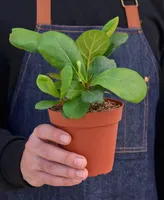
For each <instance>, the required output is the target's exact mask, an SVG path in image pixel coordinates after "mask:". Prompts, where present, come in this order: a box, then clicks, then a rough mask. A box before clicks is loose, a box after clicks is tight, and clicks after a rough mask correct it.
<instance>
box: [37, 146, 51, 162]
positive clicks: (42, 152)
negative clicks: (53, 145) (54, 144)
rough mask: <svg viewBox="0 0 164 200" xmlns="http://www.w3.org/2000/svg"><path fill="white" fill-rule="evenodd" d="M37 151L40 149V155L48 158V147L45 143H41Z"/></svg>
mask: <svg viewBox="0 0 164 200" xmlns="http://www.w3.org/2000/svg"><path fill="white" fill-rule="evenodd" d="M39 151H40V155H41V156H42V157H43V158H45V159H48V158H50V151H49V148H47V145H44V144H43V145H42V146H41V147H40V148H39Z"/></svg>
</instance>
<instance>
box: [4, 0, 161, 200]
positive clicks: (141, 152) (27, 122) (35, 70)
mask: <svg viewBox="0 0 164 200" xmlns="http://www.w3.org/2000/svg"><path fill="white" fill-rule="evenodd" d="M122 5H123V6H124V7H125V11H126V15H127V20H128V26H129V28H125V29H123V28H118V29H117V31H118V32H126V33H128V34H129V39H128V41H127V42H126V43H125V44H124V45H122V46H121V47H120V48H119V49H117V50H116V51H115V52H114V53H113V54H112V56H111V58H113V59H114V60H115V61H116V63H117V65H118V66H121V67H129V68H130V69H132V70H136V71H137V72H138V73H139V74H140V75H141V76H142V77H143V78H146V77H147V78H146V79H147V80H149V81H148V82H147V84H148V88H149V89H148V94H147V96H146V98H145V99H144V100H143V101H142V102H140V103H139V104H131V103H127V102H124V103H125V107H124V111H123V119H122V121H121V122H120V124H119V131H118V138H117V148H116V155H115V163H114V167H113V171H112V172H111V173H109V174H107V175H100V176H97V177H94V178H88V179H87V180H86V181H84V182H82V183H81V184H80V185H78V186H73V187H50V186H44V187H41V188H34V189H33V188H29V189H21V190H18V191H14V192H11V193H8V194H7V195H8V197H9V199H12V200H157V193H156V183H155V173H154V137H155V115H156V106H157V102H158V96H159V75H158V65H157V62H156V59H155V56H154V55H153V53H152V50H151V49H150V46H149V44H148V42H147V40H146V38H145V36H144V33H143V32H142V29H141V28H140V20H139V15H138V7H137V6H136V5H133V6H125V5H124V3H123V1H122ZM50 10H51V1H50V0H46V1H44V0H37V26H36V31H38V32H40V33H43V32H45V31H49V30H55V31H60V32H63V33H65V34H67V35H68V36H70V37H72V38H73V39H76V38H77V37H78V36H79V35H80V34H81V33H82V32H83V31H86V30H89V29H101V28H102V27H101V26H64V25H63V26H59V25H51V24H50V23H51V17H50V16H51V13H50ZM49 72H56V69H54V68H53V67H52V66H50V65H49V64H48V63H47V62H46V61H45V60H44V59H43V58H42V56H41V55H39V54H38V53H25V56H24V59H23V63H22V66H21V70H20V75H19V79H18V83H17V86H16V89H15V93H14V95H13V99H12V103H11V110H10V115H9V130H10V131H11V133H13V134H16V135H21V136H25V137H29V136H30V134H31V133H32V132H33V129H34V128H35V127H36V126H38V125H39V124H43V123H50V122H49V118H48V113H47V111H38V110H35V108H34V106H35V104H36V102H38V101H40V100H41V99H49V98H51V97H49V96H47V95H46V94H44V93H42V92H40V91H39V89H38V88H37V86H36V78H37V76H38V74H47V73H49ZM148 77H149V78H148ZM110 97H111V95H110ZM112 97H113V98H118V97H116V96H114V95H112ZM118 99H119V98H118ZM45 134H46V133H45Z"/></svg>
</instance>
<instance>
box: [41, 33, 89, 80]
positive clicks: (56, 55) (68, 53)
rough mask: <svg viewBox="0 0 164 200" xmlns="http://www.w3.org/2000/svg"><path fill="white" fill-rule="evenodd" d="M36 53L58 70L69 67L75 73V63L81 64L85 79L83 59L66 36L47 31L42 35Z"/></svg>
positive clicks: (73, 43)
mask: <svg viewBox="0 0 164 200" xmlns="http://www.w3.org/2000/svg"><path fill="white" fill-rule="evenodd" d="M38 51H39V52H40V53H41V54H42V56H43V57H44V58H45V59H46V60H47V61H48V62H49V63H50V64H51V65H52V66H55V67H57V68H59V69H63V67H65V66H66V65H67V66H71V67H72V68H73V69H74V70H75V71H77V70H78V69H77V68H78V67H77V61H80V62H81V72H82V74H83V76H84V77H86V70H85V66H84V61H83V58H82V56H81V54H80V51H79V50H78V48H77V46H76V44H75V42H74V41H73V40H72V39H71V38H70V37H68V36H67V35H65V34H63V33H60V32H57V31H48V32H45V33H43V34H42V36H41V40H40V43H39V46H38Z"/></svg>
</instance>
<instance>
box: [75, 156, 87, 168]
mask: <svg viewBox="0 0 164 200" xmlns="http://www.w3.org/2000/svg"><path fill="white" fill-rule="evenodd" d="M75 165H76V166H77V167H80V168H83V167H84V166H85V160H84V159H82V158H76V160H75Z"/></svg>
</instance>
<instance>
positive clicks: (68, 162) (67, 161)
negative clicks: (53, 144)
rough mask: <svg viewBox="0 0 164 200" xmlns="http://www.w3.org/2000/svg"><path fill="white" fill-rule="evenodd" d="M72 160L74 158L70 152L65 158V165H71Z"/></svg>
mask: <svg viewBox="0 0 164 200" xmlns="http://www.w3.org/2000/svg"><path fill="white" fill-rule="evenodd" d="M71 158H72V156H71V153H70V152H66V153H65V157H64V164H65V165H70V163H71Z"/></svg>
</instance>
